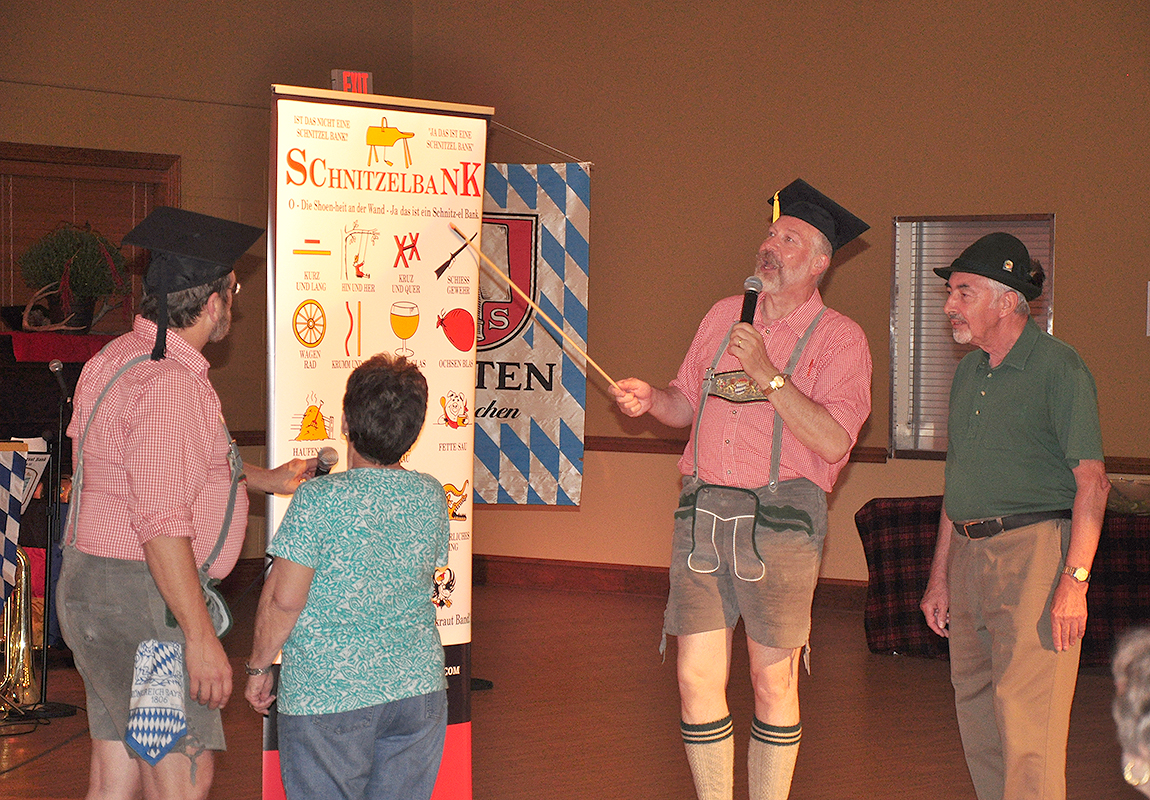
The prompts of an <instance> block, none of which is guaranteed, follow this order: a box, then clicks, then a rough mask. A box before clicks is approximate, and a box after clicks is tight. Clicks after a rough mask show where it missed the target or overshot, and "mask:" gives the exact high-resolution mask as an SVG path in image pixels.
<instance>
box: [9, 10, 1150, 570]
mask: <svg viewBox="0 0 1150 800" xmlns="http://www.w3.org/2000/svg"><path fill="white" fill-rule="evenodd" d="M8 6H9V7H6V8H5V11H4V18H3V24H2V25H0V37H2V39H0V42H2V46H0V109H2V111H0V139H3V140H9V141H17V142H33V143H42V144H52V145H64V146H79V147H98V148H109V149H122V150H145V151H153V152H166V153H177V154H180V155H181V156H182V157H183V179H184V194H183V201H184V205H185V206H186V207H188V208H192V209H195V210H199V211H205V212H208V213H217V214H222V215H225V216H231V217H233V218H236V219H241V220H244V221H247V222H255V223H260V222H261V221H262V220H263V218H264V216H265V212H266V171H267V161H268V156H267V143H268V130H267V128H268V119H269V115H268V106H269V93H268V91H267V87H268V85H269V84H271V83H273V82H274V83H288V84H292V83H294V84H300V85H305V86H317V87H326V86H328V73H329V70H330V69H331V68H333V67H344V68H348V69H365V70H371V71H372V72H373V73H374V78H375V88H376V91H378V92H380V93H384V94H397V95H410V96H416V97H426V98H430V99H435V100H444V101H455V102H464V103H473V104H481V105H491V106H494V107H495V109H496V116H495V123H496V125H495V126H494V128H493V133H492V135H491V137H490V141H489V158H490V159H492V160H508V161H551V160H563V159H564V156H561V155H557V154H555V153H553V152H550V151H548V150H545V149H542V148H540V147H538V146H535V145H532V144H530V143H527V142H526V141H524V140H523V139H522V138H520V137H519V136H516V135H514V134H512V133H509V132H507V130H506V128H500V127H499V126H500V125H502V126H506V127H509V128H511V129H514V130H516V131H520V132H522V133H525V134H528V135H530V136H531V137H534V138H536V139H539V140H542V141H544V142H546V143H548V144H549V145H551V146H553V147H556V148H559V149H561V150H563V151H565V152H566V153H569V154H571V155H573V156H575V157H577V158H579V159H584V160H589V161H592V162H593V163H594V167H593V169H592V176H593V179H592V221H591V259H592V261H591V281H590V297H589V309H590V322H589V343H590V348H589V349H590V351H591V353H592V355H593V357H595V359H596V361H598V362H599V363H600V364H602V365H603V366H604V367H605V368H606V369H607V371H608V372H609V373H611V374H612V375H613V376H615V377H624V376H627V375H632V374H634V375H638V376H640V377H644V378H647V379H649V380H651V381H652V382H656V383H664V382H666V381H667V380H669V379H670V378H671V377H672V376H673V375H674V372H675V369H676V367H677V366H678V363H679V359H680V358H681V356H682V353H683V351H684V350H685V349H686V346H687V343H688V342H689V340H690V338H691V335H692V334H693V331H694V326H695V322H696V321H697V320H698V319H699V318H700V317H701V316H702V314H703V313H704V312H705V310H706V309H707V308H708V307H709V306H710V304H711V303H712V302H714V300H716V299H717V298H719V297H721V296H723V295H726V294H732V293H736V292H738V291H739V289H740V287H741V286H742V281H743V278H744V277H745V276H746V275H747V274H748V272H749V271H750V269H751V265H752V254H753V252H754V249H755V247H756V246H757V244H758V243H759V241H760V239H761V237H762V235H763V231H764V228H765V224H766V223H765V219H766V214H767V212H766V199H767V197H768V196H769V195H770V194H771V193H773V191H774V190H775V189H776V188H778V187H780V186H782V185H784V184H786V183H788V182H790V181H791V180H792V179H794V178H796V177H803V178H805V179H806V180H808V181H809V182H811V183H812V184H813V185H815V186H817V187H819V188H822V189H824V190H825V191H827V193H828V194H830V195H832V196H833V197H835V198H836V199H839V200H840V201H842V202H843V203H844V204H845V205H846V206H848V207H849V208H851V209H852V210H854V211H856V212H857V213H858V214H859V215H860V216H862V217H863V218H864V219H866V220H867V221H869V222H870V223H871V225H872V229H871V231H870V232H868V233H867V234H865V235H864V236H863V237H862V240H861V241H860V242H858V243H855V244H852V245H849V246H848V247H847V248H845V249H844V251H843V252H842V253H840V254H839V257H838V259H837V261H838V266H837V267H836V269H835V270H834V272H833V273H832V275H831V276H830V278H829V281H828V282H827V284H826V286H825V299H826V300H827V302H828V303H829V304H830V305H832V306H834V307H835V308H837V309H839V310H841V311H843V312H845V313H847V314H848V315H850V316H851V317H853V318H855V319H856V320H858V321H859V323H860V324H862V325H863V327H864V329H865V330H866V332H867V334H868V336H869V338H870V342H871V351H872V355H873V357H874V361H875V378H874V386H873V389H874V405H875V408H874V413H873V414H872V418H871V421H870V423H869V424H868V426H867V428H865V429H864V437H863V444H865V445H868V446H878V447H884V446H885V445H886V440H887V425H888V409H887V405H888V402H889V401H888V399H887V398H888V382H889V377H888V315H889V292H890V263H891V226H890V220H891V218H892V217H894V216H896V215H921V214H993V213H1041V212H1053V213H1055V214H1056V215H1057V241H1056V266H1057V290H1056V298H1055V310H1056V313H1055V333H1056V334H1057V335H1059V336H1061V337H1062V338H1064V339H1066V340H1068V341H1069V342H1071V343H1072V344H1074V345H1075V346H1076V347H1077V348H1078V349H1079V350H1080V351H1081V353H1082V354H1083V356H1084V357H1085V359H1086V361H1087V363H1088V364H1089V365H1090V366H1091V367H1092V369H1093V370H1094V374H1095V377H1096V379H1097V382H1098V386H1099V392H1100V403H1101V411H1102V421H1103V434H1104V438H1105V444H1106V450H1107V455H1110V456H1128V457H1140V458H1147V457H1150V414H1148V413H1147V404H1146V401H1145V392H1146V390H1145V387H1146V386H1147V385H1148V384H1150V339H1148V338H1147V337H1146V336H1145V326H1146V284H1147V281H1148V280H1150V264H1148V261H1147V257H1146V255H1145V252H1144V249H1143V247H1142V243H1143V242H1145V241H1147V239H1148V238H1150V236H1148V235H1150V217H1147V215H1146V214H1145V212H1144V209H1145V208H1147V207H1148V206H1150V202H1148V201H1150V188H1148V184H1147V180H1146V176H1147V174H1150V169H1148V167H1150V163H1148V162H1150V156H1148V155H1147V147H1146V131H1147V130H1150V74H1148V71H1150V10H1148V7H1147V5H1146V3H1145V2H1143V1H1142V0H1092V2H1089V3H1086V2H1068V3H1060V4H1054V3H1047V2H1018V3H1013V4H991V3H984V2H978V1H976V0H957V2H954V3H949V4H944V5H939V4H938V3H928V2H925V0H924V1H923V2H913V1H912V0H893V1H892V2H886V3H857V2H855V1H854V0H828V1H827V2H824V3H819V4H813V5H812V4H783V3H760V2H753V3H752V2H740V3H734V2H714V3H707V4H705V5H703V6H699V5H698V4H694V5H692V4H685V3H672V2H635V1H634V0H613V2H609V3H608V2H590V3H580V4H566V3H564V4H558V3H552V4H547V3H540V2H538V0H530V2H529V1H528V0H498V1H497V2H488V3H457V2H442V1H436V0H409V1H408V2H401V3H379V2H367V1H366V0H354V1H353V2H339V0H335V1H334V2H332V3H330V4H326V5H322V6H321V5H319V4H311V3H302V2H298V1H297V2H286V3H279V4H276V5H275V6H274V8H272V7H269V6H267V5H266V4H249V5H246V6H245V5H243V4H240V3H231V2H229V3H223V2H207V3H200V4H186V3H184V4H181V3H175V2H172V1H171V0H159V1H158V2H156V3H153V4H150V5H148V6H147V7H146V8H145V7H143V6H141V5H140V4H138V3H128V2H115V3H106V2H105V3H94V4H89V5H81V4H78V3H68V2H63V0H44V2H39V3H35V4H22V5H17V6H13V5H12V4H8ZM261 270H262V263H261V262H260V260H259V259H252V260H251V261H250V263H247V264H245V265H243V270H242V272H243V271H246V272H244V274H241V280H243V281H244V283H245V290H244V294H243V295H241V297H240V300H241V303H240V311H241V314H242V315H243V316H242V319H240V320H238V322H237V326H236V333H235V335H234V336H233V337H232V338H231V341H230V342H229V343H227V344H225V345H224V346H223V347H222V348H221V349H219V350H217V351H215V352H213V353H211V354H210V356H211V358H212V360H213V363H214V364H215V368H214V369H213V375H212V377H213V380H214V381H215V382H216V383H217V385H218V386H219V388H220V393H221V396H222V398H223V402H224V406H225V412H226V414H227V415H228V418H229V423H230V424H231V425H232V427H233V428H236V429H260V428H262V427H263V425H264V415H265V411H264V404H263V402H262V398H263V393H264V371H265V364H264V358H263V352H264V324H265V323H264V311H263V304H262V301H261V300H260V299H259V298H260V292H261V291H262V289H261V287H259V286H258V283H259V281H260V280H261V279H262V271H261ZM249 292H250V293H249ZM257 398H258V399H259V402H255V399H257ZM587 402H588V408H587V432H588V433H589V434H591V435H598V436H616V435H643V436H665V435H667V433H668V432H667V431H664V430H661V429H659V427H658V426H654V425H651V424H650V423H648V422H646V421H638V422H635V421H630V420H624V419H622V418H620V417H619V416H618V415H617V414H616V413H615V412H614V410H613V408H612V404H611V402H610V401H609V399H608V398H607V395H606V393H605V392H604V390H603V387H602V382H601V381H599V380H598V379H597V378H592V385H591V387H590V388H589V391H588V401H587ZM586 470H587V475H586V485H585V490H584V506H583V507H582V508H581V509H577V510H573V509H535V508H527V509H484V508H480V509H477V510H476V531H475V542H474V544H475V549H476V551H477V552H479V553H491V554H509V555H525V556H533V557H541V558H563V559H573V560H586V561H605V562H616V563H638V564H662V563H664V562H665V559H666V555H667V553H668V548H669V545H668V544H667V541H666V531H667V530H668V525H669V523H668V521H667V513H668V512H667V509H668V508H669V507H670V505H671V504H673V503H674V484H675V480H674V458H673V457H669V456H642V455H633V454H617V453H589V454H588V458H587V463H586ZM940 490H941V468H940V465H938V464H937V463H934V462H906V461H898V462H891V463H888V464H886V465H873V464H856V465H852V466H851V467H850V468H849V470H848V471H847V472H846V473H845V474H844V476H843V478H842V480H841V481H840V485H839V487H838V490H837V493H836V495H835V497H834V499H833V507H832V521H831V528H832V530H831V538H830V539H829V540H828V545H827V555H826V562H825V564H824V574H825V575H829V576H833V577H846V578H852V579H861V578H862V577H865V568H863V567H862V562H861V549H860V548H859V547H858V541H857V535H855V534H854V530H853V524H852V522H851V516H852V515H853V513H854V511H855V510H856V509H857V508H858V506H859V505H861V504H862V503H863V502H865V500H867V499H869V498H870V497H874V496H880V495H898V494H904V495H911V494H930V493H936V492H938V491H940ZM636 509H642V510H643V516H644V518H645V519H644V521H643V522H640V523H634V522H632V521H631V520H632V519H633V517H635V516H636V514H635V510H636ZM619 520H626V525H627V526H628V530H626V531H622V530H620V523H619Z"/></svg>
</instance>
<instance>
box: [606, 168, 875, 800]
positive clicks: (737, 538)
mask: <svg viewBox="0 0 1150 800" xmlns="http://www.w3.org/2000/svg"><path fill="white" fill-rule="evenodd" d="M868 227H869V226H868V225H867V224H866V223H864V222H863V221H862V220H860V219H859V218H858V217H856V216H855V215H853V214H851V213H850V212H849V211H847V210H846V209H844V208H842V207H841V206H840V205H838V204H837V203H835V202H834V201H833V200H831V199H830V198H828V197H826V196H825V195H823V194H822V193H820V192H818V191H816V190H815V189H813V188H812V187H810V186H809V185H808V184H806V183H805V182H803V181H801V180H797V181H795V182H794V183H792V184H790V185H789V186H787V187H786V188H785V189H782V190H781V191H779V192H778V193H777V194H776V195H775V214H774V221H773V222H772V224H771V226H770V228H769V229H768V232H767V238H766V240H765V241H764V242H763V244H762V245H761V246H760V247H759V253H758V259H757V263H756V268H755V276H756V277H757V278H758V279H759V280H761V282H762V287H763V288H762V293H761V295H760V297H759V298H758V301H757V303H756V304H755V306H754V314H753V321H752V322H749V323H748V322H741V321H740V316H741V314H740V309H741V305H742V303H743V300H744V298H743V297H741V296H737V295H736V296H734V297H728V298H726V299H724V300H720V301H719V302H718V303H716V304H715V305H714V306H713V307H712V308H711V310H710V311H709V312H708V313H707V315H706V317H704V319H703V321H702V323H701V324H700V325H699V329H698V331H697V332H696V334H695V339H694V341H693V342H692V343H691V348H690V350H689V351H688V352H687V355H686V358H685V359H684V361H683V363H682V366H681V367H680V368H679V373H678V376H677V377H676V378H675V380H674V381H672V382H671V384H670V386H668V387H667V388H665V389H656V388H653V387H652V386H651V385H650V384H648V383H645V382H644V381H641V380H638V379H635V378H628V379H625V380H622V381H619V387H620V389H621V391H617V390H615V389H614V388H612V394H614V396H615V398H616V402H617V403H618V405H619V408H620V409H621V410H622V411H623V413H625V414H627V415H628V416H632V417H637V416H640V415H641V414H645V413H650V414H652V415H653V416H654V417H655V418H656V419H658V420H659V421H660V422H662V423H664V424H666V425H670V426H672V427H687V426H691V436H690V440H689V441H688V443H687V448H686V451H685V452H684V454H683V457H682V458H681V459H680V460H679V469H680V471H681V472H682V474H683V491H682V496H681V498H680V503H679V506H680V507H679V510H678V511H677V512H676V513H675V534H674V542H673V547H672V556H671V573H670V578H671V593H670V597H669V598H668V601H667V611H666V615H665V620H664V626H663V633H664V637H665V636H666V634H671V635H674V636H677V637H678V677H679V695H680V701H681V712H682V719H681V724H680V730H681V733H682V736H683V742H684V745H685V747H686V751H687V760H688V762H689V763H690V766H691V773H692V776H693V778H694V781H695V789H696V792H697V794H698V796H699V798H700V800H712V798H715V799H716V800H728V799H729V798H730V797H731V795H732V791H733V788H732V785H733V779H734V744H733V741H734V740H733V738H732V737H733V727H732V721H731V716H730V711H729V709H728V707H727V701H726V687H727V675H728V672H729V668H730V652H731V646H732V639H733V632H734V628H735V624H736V622H737V621H738V619H739V617H740V616H742V617H743V620H744V623H745V626H746V631H747V648H748V651H749V653H750V667H751V682H752V684H753V687H754V692H755V718H754V720H753V721H752V725H751V739H750V748H749V751H748V774H749V779H750V796H751V798H752V800H765V799H766V798H778V799H781V798H785V797H786V796H787V795H788V794H789V791H790V784H791V776H792V774H793V772H794V767H795V759H796V758H797V754H798V745H799V739H800V737H801V735H802V725H801V722H800V718H799V698H798V671H799V658H800V656H801V655H803V654H804V648H805V649H806V652H807V653H809V636H810V624H811V600H812V598H813V594H814V588H815V583H816V581H817V580H818V574H819V565H820V562H821V560H822V544H823V539H824V537H825V536H826V493H827V492H829V491H830V490H831V488H832V487H833V486H834V483H835V479H836V477H837V476H838V474H839V471H840V470H841V469H842V468H843V466H844V465H845V464H846V462H847V458H848V456H849V455H850V451H851V448H852V447H853V446H854V443H855V441H856V439H857V437H858V433H859V429H860V428H861V427H862V424H863V422H864V421H865V420H866V418H867V416H869V414H870V385H871V359H870V350H869V348H868V346H867V340H866V336H865V335H864V334H863V331H862V329H861V328H860V327H859V326H858V325H857V324H855V323H854V322H853V321H851V320H850V319H848V318H846V317H845V316H843V315H842V314H839V313H838V312H836V311H833V310H831V309H828V308H826V307H825V306H824V305H823V302H822V298H821V296H820V294H819V290H818V284H819V281H820V280H821V278H822V276H823V274H824V273H825V272H826V271H827V269H828V267H829V266H830V262H831V255H832V254H833V253H834V251H835V250H837V249H838V248H839V247H841V246H842V245H844V244H846V243H847V242H849V241H851V240H852V239H854V238H855V237H856V236H858V235H859V234H861V233H862V232H863V231H865V230H866V229H867V228H868ZM748 283H751V281H750V279H748ZM749 310H750V309H748V311H749Z"/></svg>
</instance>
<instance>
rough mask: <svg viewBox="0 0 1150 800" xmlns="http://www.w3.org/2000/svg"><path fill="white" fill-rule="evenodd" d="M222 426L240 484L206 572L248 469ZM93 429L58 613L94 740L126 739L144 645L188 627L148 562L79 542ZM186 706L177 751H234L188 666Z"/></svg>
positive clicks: (79, 471)
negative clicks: (193, 687) (104, 553)
mask: <svg viewBox="0 0 1150 800" xmlns="http://www.w3.org/2000/svg"><path fill="white" fill-rule="evenodd" d="M147 357H148V356H147V355H143V356H140V357H138V358H135V359H132V360H130V361H129V362H127V363H126V364H125V365H124V366H123V367H122V368H121V369H120V370H119V371H118V372H117V373H116V374H115V375H114V376H113V377H112V379H111V380H110V381H108V383H107V385H106V386H105V387H104V390H103V391H102V392H101V393H100V395H99V397H98V398H97V400H96V403H95V404H94V405H93V408H92V413H91V414H90V416H89V418H88V425H91V422H92V420H93V419H94V418H95V416H96V409H97V408H99V406H100V404H101V402H102V401H103V399H104V396H105V395H106V394H107V391H108V389H109V388H110V387H111V385H112V384H113V383H114V382H115V381H116V380H117V379H118V378H119V377H120V376H121V375H123V374H124V373H125V372H126V371H127V370H128V369H129V368H131V367H132V366H134V365H135V364H137V363H140V362H141V361H143V360H145V359H147ZM220 424H221V425H224V434H225V436H226V438H227V439H228V440H229V441H230V446H229V452H228V461H229V463H230V466H231V472H232V486H231V495H230V497H229V501H228V509H227V511H226V513H225V518H224V522H223V527H222V529H221V532H220V536H219V537H218V539H217V541H216V544H215V547H214V548H213V549H212V552H211V554H210V555H209V556H208V559H207V560H206V561H205V562H204V565H203V567H201V569H202V570H203V571H204V575H206V573H207V569H208V568H209V567H210V566H211V563H212V562H213V561H214V560H215V558H216V557H217V556H218V555H219V553H220V550H221V549H222V548H223V544H224V540H225V538H226V534H227V531H228V529H229V528H230V527H231V519H232V511H233V508H234V503H235V494H236V489H237V486H238V484H239V479H240V476H241V474H242V472H243V462H242V461H241V460H240V456H239V448H238V447H237V446H236V443H235V440H233V439H232V438H231V435H230V434H229V433H228V430H227V425H226V424H224V422H223V418H222V417H221V418H220ZM87 432H88V426H85V428H84V432H83V434H82V435H81V438H80V447H79V451H80V459H79V460H78V463H77V465H76V474H75V476H74V477H73V490H72V492H73V494H72V502H71V504H70V505H71V507H70V509H69V511H70V514H69V517H68V522H69V524H68V525H66V526H65V536H64V548H63V550H64V560H63V566H62V567H61V570H60V582H59V585H58V587H57V592H58V597H57V601H56V611H57V615H58V616H59V618H60V628H61V632H62V633H63V634H64V640H65V641H66V642H67V643H68V645H69V647H70V648H71V649H72V654H73V656H74V658H75V662H76V668H77V670H78V671H79V673H80V677H81V678H83V681H84V690H85V694H86V696H87V710H88V728H89V733H90V736H91V738H93V739H101V740H110V741H115V740H119V741H123V740H124V736H125V733H126V731H127V726H128V714H129V701H130V699H131V694H132V680H133V674H134V671H135V658H134V655H135V652H136V647H137V645H139V643H140V642H142V641H145V640H147V639H158V640H161V641H169V642H179V643H180V644H183V643H184V633H183V631H182V630H181V629H180V627H179V625H178V624H177V623H176V622H175V619H174V617H172V614H171V612H170V611H169V610H168V607H167V604H166V603H165V602H164V598H163V597H162V596H161V595H160V592H159V590H158V589H157V588H156V583H155V581H154V580H153V579H152V574H151V571H150V570H149V569H148V565H147V563H146V562H144V561H126V560H122V559H118V558H104V557H101V556H93V555H89V554H87V553H83V552H81V551H80V550H79V549H77V548H76V546H75V534H74V531H73V526H74V525H75V524H76V521H77V519H78V517H79V507H80V502H81V496H82V494H83V492H82V486H83V450H84V440H85V439H86V438H87ZM70 537H71V539H70V540H69V538H70ZM203 579H204V578H203V577H201V580H203ZM184 712H185V714H186V716H187V724H188V735H187V736H186V737H184V738H183V739H181V740H180V742H178V743H177V744H176V746H175V747H174V748H173V752H184V753H187V754H188V755H189V756H191V757H194V756H195V754H196V753H197V752H199V751H201V750H205V749H207V750H224V749H226V748H225V742H224V729H223V724H222V722H221V719H220V712H219V710H218V709H212V708H209V707H208V706H206V705H201V704H200V703H199V702H198V701H197V700H196V699H195V698H193V697H192V696H191V695H190V693H189V691H188V681H187V672H186V670H185V673H184ZM129 752H130V753H131V751H130V749H129ZM132 755H133V757H134V754H132Z"/></svg>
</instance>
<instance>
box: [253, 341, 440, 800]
mask: <svg viewBox="0 0 1150 800" xmlns="http://www.w3.org/2000/svg"><path fill="white" fill-rule="evenodd" d="M343 409H344V423H343V424H344V429H345V431H346V434H347V441H348V470H347V471H346V472H341V473H336V474H334V475H328V476H324V477H320V478H317V479H315V480H312V481H308V482H307V483H305V484H303V485H302V486H300V487H299V489H298V490H297V491H296V493H295V495H294V496H293V497H292V501H291V505H290V506H289V507H288V510H287V512H286V514H285V515H284V519H283V522H282V523H281V524H280V527H279V530H278V532H277V533H276V536H275V538H274V539H273V541H272V543H271V546H270V547H269V548H268V554H269V555H271V556H274V557H275V562H274V563H273V564H272V569H271V572H270V574H269V575H268V579H267V583H266V584H265V585H264V589H263V594H262V595H261V596H260V604H259V610H258V611H257V612H256V622H255V640H254V642H253V644H252V652H251V657H250V658H249V659H248V663H247V671H248V676H249V677H248V684H247V689H246V691H245V692H244V695H245V697H246V698H247V700H248V702H249V703H250V704H251V705H252V707H253V708H254V709H255V710H257V711H259V712H260V713H263V714H266V713H267V712H268V708H269V707H270V706H271V704H272V701H274V700H276V698H277V696H278V699H279V703H278V707H277V710H278V735H279V747H280V770H281V774H282V776H283V783H284V789H285V792H286V794H287V797H288V798H289V800H296V799H297V798H299V799H300V800H302V799H303V798H308V799H309V800H310V798H320V797H323V798H329V797H330V798H336V797H340V798H397V799H398V798H404V800H410V798H429V797H430V796H431V792H432V789H433V788H434V784H435V777H436V774H437V773H438V771H439V762H440V758H441V756H442V753H443V741H444V735H445V730H446V725H447V696H446V681H445V679H444V669H443V647H442V645H441V643H440V639H439V632H438V630H437V629H436V627H435V608H434V606H433V605H432V602H431V595H432V590H433V587H434V574H435V570H436V568H438V567H443V566H446V564H447V554H448V521H447V504H446V501H445V498H444V493H443V487H442V486H441V485H440V483H439V482H438V481H436V480H435V479H434V478H432V477H431V476H429V475H425V474H423V473H420V472H415V471H409V470H405V469H403V468H402V467H400V465H399V461H400V459H401V458H402V457H403V455H404V453H406V452H407V451H408V450H409V449H410V448H411V446H412V445H413V444H414V443H415V440H416V438H417V437H418V435H419V430H420V428H421V427H422V425H423V420H424V417H425V415H426V413H427V381H426V380H425V379H424V377H423V375H422V374H421V373H420V371H419V368H418V367H416V366H415V365H414V364H412V363H410V362H408V361H406V360H405V359H403V358H401V357H393V356H390V355H387V354H380V355H377V356H374V357H373V358H371V359H369V360H368V361H366V362H364V363H363V364H362V365H360V366H359V367H358V368H357V369H356V370H355V371H354V372H352V374H351V376H350V377H349V378H348V382H347V391H346V392H345V394H344V398H343ZM281 648H282V650H283V664H282V667H281V671H280V682H279V688H278V694H272V691H273V688H274V687H273V675H272V674H271V670H270V667H271V664H272V661H273V660H274V659H275V656H276V653H278V652H279V651H280V649H281Z"/></svg>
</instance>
